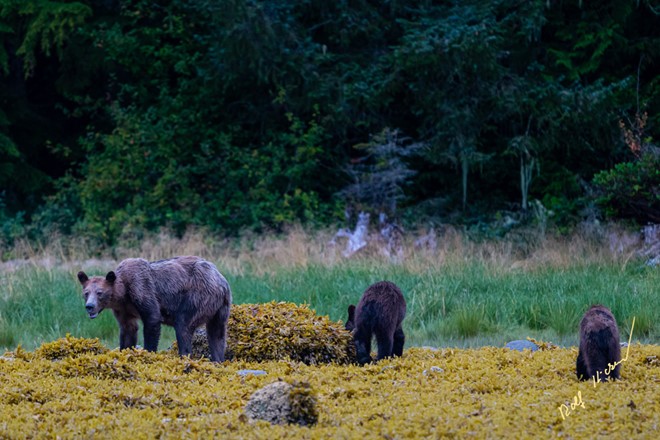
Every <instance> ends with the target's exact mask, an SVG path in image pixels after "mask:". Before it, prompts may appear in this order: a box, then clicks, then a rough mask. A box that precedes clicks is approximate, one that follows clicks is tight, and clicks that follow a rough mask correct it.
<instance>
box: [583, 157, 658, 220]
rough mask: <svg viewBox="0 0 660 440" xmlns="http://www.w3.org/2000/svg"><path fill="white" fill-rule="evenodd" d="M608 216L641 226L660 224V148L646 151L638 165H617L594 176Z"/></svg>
mask: <svg viewBox="0 0 660 440" xmlns="http://www.w3.org/2000/svg"><path fill="white" fill-rule="evenodd" d="M594 183H595V184H596V185H597V186H598V188H599V190H600V194H599V196H598V198H597V203H598V204H599V205H600V206H601V207H602V208H603V210H604V212H605V215H606V216H607V217H609V218H614V219H632V220H634V221H636V222H638V223H641V224H644V223H648V222H651V223H660V149H658V148H657V147H649V148H646V149H645V150H643V152H642V153H641V154H640V156H639V158H638V159H637V160H635V161H634V162H623V163H619V164H617V165H616V166H615V167H614V168H613V169H611V170H608V171H601V172H600V173H598V174H596V176H595V177H594Z"/></svg>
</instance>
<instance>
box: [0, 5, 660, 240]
mask: <svg viewBox="0 0 660 440" xmlns="http://www.w3.org/2000/svg"><path fill="white" fill-rule="evenodd" d="M658 59H660V15H658V11H657V8H656V9H654V8H653V7H652V5H651V4H650V3H649V2H644V1H643V2H630V1H628V0H608V1H605V2H582V1H578V0H571V1H563V2H557V1H544V0H532V1H528V2H518V3H511V2H508V1H505V0H496V1H492V2H480V1H477V0H468V1H457V0H447V1H443V2H427V1H419V0H404V1H398V2H389V3H381V2H357V3H355V2H330V3H328V2H324V1H320V0H306V1H302V2H301V1H292V0H278V1H262V0H259V1H253V0H217V1H211V0H164V1H160V2H157V3H154V2H150V1H146V0H126V1H121V2H120V1H118V0H79V1H70V0H59V1H54V0H20V1H19V0H0V102H1V103H2V104H1V105H0V222H2V224H0V229H1V230H3V231H5V232H3V234H7V232H6V231H14V232H12V233H24V232H25V228H27V230H28V231H31V232H32V233H33V234H35V235H37V236H38V235H39V234H44V233H49V232H51V231H53V230H60V231H62V232H65V233H77V234H81V233H84V234H86V235H89V236H92V237H95V238H97V239H100V240H103V241H105V242H107V243H112V242H113V241H115V240H116V239H117V238H118V237H119V236H121V235H122V234H125V233H128V232H130V231H133V230H139V229H157V228H159V227H162V226H168V227H171V228H172V229H174V230H175V231H179V232H182V231H183V230H185V229H186V228H187V227H188V226H190V225H199V226H205V227H209V228H210V229H212V230H215V231H219V232H223V233H234V232H236V231H239V230H241V229H245V228H250V229H269V230H279V229H281V228H282V227H283V226H285V225H287V224H291V223H295V222H304V223H328V222H332V221H335V220H337V219H339V218H341V213H342V212H343V211H344V209H345V208H347V207H351V206H349V205H350V204H352V203H354V202H355V197H353V198H352V199H351V198H349V197H348V196H355V191H353V190H354V189H355V187H354V186H352V185H354V184H355V182H356V181H355V171H356V168H355V166H353V167H351V166H350V164H354V165H355V164H356V163H360V160H361V159H362V158H363V156H364V150H361V149H360V148H355V147H356V146H358V147H359V146H360V145H368V144H369V143H372V144H374V142H377V137H378V136H383V135H384V134H385V133H398V134H399V136H400V138H401V139H404V138H405V139H409V140H410V141H409V145H419V146H423V148H419V150H418V151H417V152H416V153H417V154H416V155H412V156H411V155H403V156H400V157H399V158H398V159H397V160H399V162H398V163H397V164H396V167H395V168H396V169H397V170H399V171H401V173H399V174H398V176H397V177H396V179H395V180H392V181H391V183H392V184H394V187H393V189H392V191H394V192H393V193H392V195H390V196H388V197H390V199H391V200H389V201H388V202H387V203H389V209H392V208H393V207H395V210H396V212H394V213H389V215H390V216H392V215H393V216H395V217H400V218H401V217H404V218H417V219H419V218H422V217H420V215H421V214H422V213H424V214H425V215H426V214H428V215H431V217H432V219H435V220H438V219H440V220H442V219H446V218H456V217H455V214H456V213H459V214H460V216H461V218H463V219H465V220H466V221H470V220H471V219H472V220H477V221H478V220H480V219H483V218H484V217H488V216H490V215H492V214H494V213H496V212H497V211H501V210H510V209H511V207H512V206H513V208H514V209H520V210H522V211H524V210H526V209H527V207H528V205H529V204H530V203H531V201H532V200H534V199H539V200H541V201H542V203H543V204H544V205H545V206H546V208H548V209H551V210H553V211H555V212H557V213H558V215H557V216H556V217H555V218H556V219H561V221H562V222H571V221H573V220H574V219H577V218H579V217H578V214H579V209H580V207H581V206H584V205H585V204H586V203H588V192H586V191H584V190H583V189H582V188H581V187H580V185H578V184H577V183H576V182H590V181H591V180H592V178H593V176H594V175H596V174H597V173H599V172H602V171H604V170H609V169H612V168H613V167H614V166H615V165H616V164H618V163H620V162H621V161H623V160H626V156H625V151H626V145H625V140H624V139H622V138H621V136H620V133H619V131H618V126H617V121H618V120H619V119H621V117H622V116H625V115H632V114H635V113H640V112H641V111H646V112H647V113H648V115H649V116H648V124H647V129H646V133H647V137H649V138H655V139H657V137H658V136H657V129H658V122H660V82H659V81H660V79H659V78H660V77H658V76H657V75H656V74H654V73H653V72H655V71H657V60H658ZM385 144H386V143H385ZM385 144H383V145H385ZM374 145H375V144H374ZM367 165H377V164H370V163H367ZM374 170H375V169H371V170H370V171H371V172H373V171H374ZM357 171H359V172H362V171H364V170H362V171H360V170H357ZM379 172H382V169H381V170H380V171H379ZM362 176H363V177H364V176H366V174H364V173H363V174H362ZM381 176H382V175H381ZM372 177H373V173H372ZM404 183H405V185H404ZM583 187H584V185H583ZM606 187H607V185H605V186H604V187H603V188H606ZM647 189H648V188H647ZM388 191H389V190H388ZM338 194H343V195H346V196H347V197H343V198H338V197H337V195H338ZM393 200H396V203H395V204H393V203H392V201H393ZM438 200H442V201H443V202H444V203H441V204H434V201H438ZM357 202H358V204H359V206H360V207H361V208H362V209H367V210H371V211H373V212H374V213H375V212H377V211H379V210H382V209H383V206H381V205H382V200H377V199H374V198H373V197H372V198H366V199H362V200H358V201H357ZM428 206H434V207H435V208H433V209H432V210H431V211H432V212H428V211H429V210H428V209H427V208H428ZM607 213H610V214H613V215H615V216H616V215H619V214H617V213H621V211H620V210H616V212H615V210H611V209H608V210H607ZM621 215H623V214H621ZM635 218H637V217H635ZM638 219H639V218H638ZM17 231H18V232H17Z"/></svg>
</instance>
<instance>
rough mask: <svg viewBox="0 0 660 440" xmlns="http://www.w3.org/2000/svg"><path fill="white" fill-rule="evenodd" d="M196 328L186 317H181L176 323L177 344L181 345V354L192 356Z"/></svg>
mask: <svg viewBox="0 0 660 440" xmlns="http://www.w3.org/2000/svg"><path fill="white" fill-rule="evenodd" d="M194 331H195V329H194V328H193V327H191V325H190V322H188V321H187V320H186V319H185V317H179V318H177V320H176V323H175V324H174V333H175V334H176V345H178V346H179V356H190V353H192V337H193V332H194Z"/></svg>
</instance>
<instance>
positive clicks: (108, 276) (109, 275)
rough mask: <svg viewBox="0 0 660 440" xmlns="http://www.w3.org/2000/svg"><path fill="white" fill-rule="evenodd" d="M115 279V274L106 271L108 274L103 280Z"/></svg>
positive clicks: (113, 280) (110, 280)
mask: <svg viewBox="0 0 660 440" xmlns="http://www.w3.org/2000/svg"><path fill="white" fill-rule="evenodd" d="M116 279H117V275H115V273H114V272H113V271H110V272H108V274H107V275H106V276H105V280H106V281H107V282H109V283H111V284H112V283H114V282H115V280H116Z"/></svg>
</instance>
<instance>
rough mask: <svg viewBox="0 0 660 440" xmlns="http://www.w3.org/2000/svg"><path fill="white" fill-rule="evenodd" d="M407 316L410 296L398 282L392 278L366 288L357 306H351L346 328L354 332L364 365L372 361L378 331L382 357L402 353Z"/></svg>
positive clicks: (361, 362) (360, 360)
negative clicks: (406, 295) (372, 340)
mask: <svg viewBox="0 0 660 440" xmlns="http://www.w3.org/2000/svg"><path fill="white" fill-rule="evenodd" d="M405 316H406V300H405V299H404V298H403V294H402V293H401V290H400V289H399V288H398V287H397V286H396V284H394V283H391V282H389V281H380V282H378V283H375V284H373V285H371V286H369V288H368V289H367V290H366V291H365V292H364V294H363V295H362V298H361V299H360V302H359V303H358V305H357V308H356V307H355V306H354V305H352V304H351V305H350V306H348V321H346V330H350V331H352V332H353V340H354V342H355V348H356V351H357V358H358V362H359V363H360V365H364V364H366V363H368V362H371V339H372V337H373V336H374V335H375V336H376V342H377V344H378V358H377V360H381V359H383V358H385V357H391V356H401V355H402V354H403V344H404V342H405V335H404V334H403V329H402V328H401V322H402V321H403V318H404V317H405Z"/></svg>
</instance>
